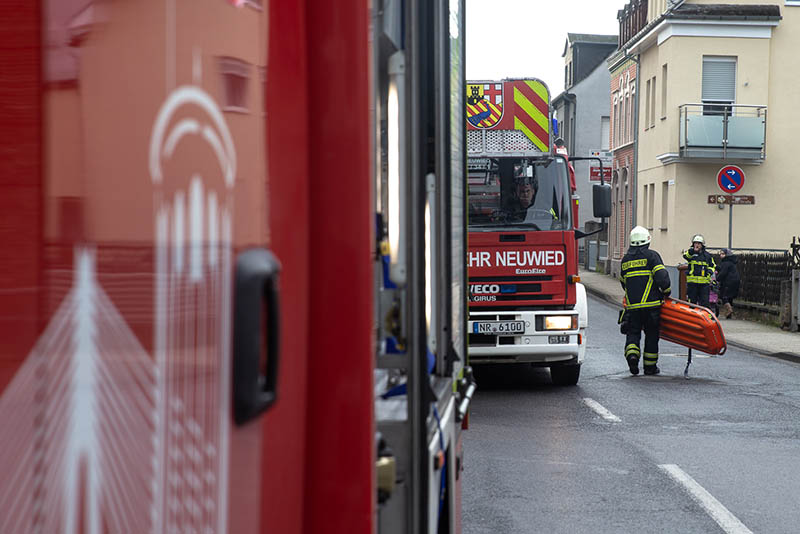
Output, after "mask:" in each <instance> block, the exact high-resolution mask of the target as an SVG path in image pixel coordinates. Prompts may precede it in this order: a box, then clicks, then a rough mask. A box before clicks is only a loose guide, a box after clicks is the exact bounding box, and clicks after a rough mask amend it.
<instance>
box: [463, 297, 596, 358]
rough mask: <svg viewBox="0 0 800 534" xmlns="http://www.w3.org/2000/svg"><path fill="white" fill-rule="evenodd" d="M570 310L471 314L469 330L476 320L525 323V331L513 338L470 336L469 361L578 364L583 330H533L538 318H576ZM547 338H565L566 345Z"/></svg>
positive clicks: (471, 329) (583, 340)
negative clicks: (557, 316) (568, 316)
mask: <svg viewBox="0 0 800 534" xmlns="http://www.w3.org/2000/svg"><path fill="white" fill-rule="evenodd" d="M576 313H577V312H576V311H573V310H563V311H562V310H559V311H533V312H508V313H498V312H471V313H470V317H469V318H470V321H469V331H470V332H472V331H473V324H474V323H475V322H477V321H481V320H484V321H494V320H515V321H525V331H524V332H523V333H522V334H519V335H513V336H491V335H476V334H470V335H469V361H470V363H471V364H482V363H534V364H540V365H552V364H570V363H581V362H580V360H581V359H582V358H581V356H582V353H583V351H581V345H582V344H583V343H585V342H586V341H585V335H584V329H583V328H580V325H579V328H578V329H575V330H548V331H537V330H536V329H535V325H536V317H537V316H539V315H542V316H547V315H575V314H576ZM550 336H568V342H567V343H550Z"/></svg>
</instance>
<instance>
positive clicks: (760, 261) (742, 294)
mask: <svg viewBox="0 0 800 534" xmlns="http://www.w3.org/2000/svg"><path fill="white" fill-rule="evenodd" d="M736 255H737V256H738V258H739V262H738V263H737V265H736V266H737V268H738V269H739V276H740V277H741V279H742V283H741V286H740V288H739V300H745V301H748V302H753V303H756V304H763V305H765V306H780V305H781V283H782V282H784V281H785V280H791V278H792V257H791V255H789V253H788V252H784V253H748V252H742V253H738V254H736ZM714 261H716V262H717V264H718V265H719V256H716V257H715V258H714Z"/></svg>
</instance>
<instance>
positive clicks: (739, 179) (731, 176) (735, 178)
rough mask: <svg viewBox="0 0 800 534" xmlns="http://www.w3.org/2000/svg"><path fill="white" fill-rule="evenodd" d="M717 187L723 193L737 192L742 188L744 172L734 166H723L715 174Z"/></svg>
mask: <svg viewBox="0 0 800 534" xmlns="http://www.w3.org/2000/svg"><path fill="white" fill-rule="evenodd" d="M717 185H718V186H719V188H720V189H722V190H723V191H724V192H725V193H729V194H731V195H732V194H734V193H736V192H738V191H739V190H740V189H741V188H742V186H744V171H743V170H742V169H741V167H737V166H736V165H725V166H724V167H722V168H721V169H720V170H719V172H718V173H717Z"/></svg>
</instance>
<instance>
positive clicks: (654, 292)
mask: <svg viewBox="0 0 800 534" xmlns="http://www.w3.org/2000/svg"><path fill="white" fill-rule="evenodd" d="M630 243H631V246H630V248H629V249H628V252H627V253H626V254H625V256H623V258H622V265H621V267H622V270H621V272H620V275H621V276H620V283H621V284H622V289H624V290H625V315H626V316H627V317H626V318H625V319H626V321H627V332H626V335H625V359H626V360H627V362H628V368H629V369H630V371H631V374H633V375H638V374H639V356H640V354H641V353H640V349H639V344H640V342H641V337H642V330H644V366H643V369H644V374H646V375H657V374H658V373H659V372H660V370H659V369H658V365H656V364H657V363H658V338H659V334H660V329H661V304H662V303H663V302H664V297H666V296H668V295H669V294H670V282H669V274H667V269H666V268H665V267H664V262H663V261H661V256H660V255H659V254H658V252H656V251H655V250H650V232H648V231H647V229H646V228H643V227H641V226H637V227H635V228H634V229H633V230H631V234H630Z"/></svg>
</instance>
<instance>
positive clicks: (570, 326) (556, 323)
mask: <svg viewBox="0 0 800 534" xmlns="http://www.w3.org/2000/svg"><path fill="white" fill-rule="evenodd" d="M577 328H578V316H577V315H549V316H547V317H545V318H544V329H545V330H575V329H577Z"/></svg>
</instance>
